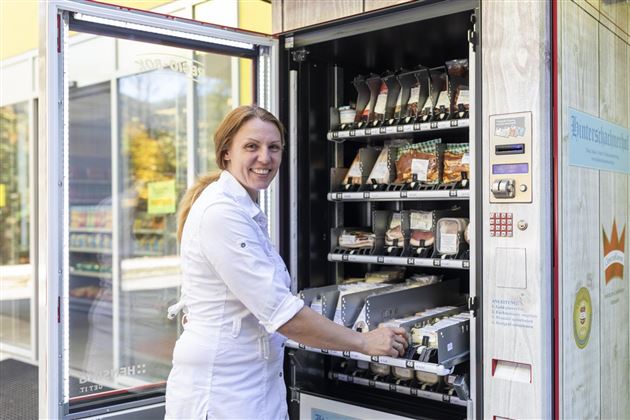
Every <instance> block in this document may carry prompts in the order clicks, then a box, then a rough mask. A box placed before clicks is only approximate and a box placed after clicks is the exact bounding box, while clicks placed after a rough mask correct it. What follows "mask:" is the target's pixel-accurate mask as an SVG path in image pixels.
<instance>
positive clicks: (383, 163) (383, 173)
mask: <svg viewBox="0 0 630 420" xmlns="http://www.w3.org/2000/svg"><path fill="white" fill-rule="evenodd" d="M391 151H392V149H391V148H390V146H385V147H383V150H381V153H380V154H379V155H378V158H377V159H376V163H375V164H374V167H373V168H372V171H371V172H370V175H369V176H368V180H367V182H368V183H372V184H389V183H390V182H392V179H393V178H394V176H393V175H394V174H393V172H394V171H393V170H392V169H393V168H391V166H390V163H389V156H390V153H391Z"/></svg>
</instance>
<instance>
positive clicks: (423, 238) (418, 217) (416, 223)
mask: <svg viewBox="0 0 630 420" xmlns="http://www.w3.org/2000/svg"><path fill="white" fill-rule="evenodd" d="M409 219H410V220H409V229H410V230H411V238H410V240H409V244H410V245H411V246H415V247H422V248H424V247H428V246H432V245H433V243H434V239H435V236H434V235H433V230H434V224H435V212H434V211H421V210H414V211H411V212H410V213H409Z"/></svg>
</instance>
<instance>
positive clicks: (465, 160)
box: [462, 153, 470, 165]
mask: <svg viewBox="0 0 630 420" xmlns="http://www.w3.org/2000/svg"><path fill="white" fill-rule="evenodd" d="M462 165H470V153H464V156H462Z"/></svg>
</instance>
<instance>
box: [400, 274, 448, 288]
mask: <svg viewBox="0 0 630 420" xmlns="http://www.w3.org/2000/svg"><path fill="white" fill-rule="evenodd" d="M441 280H442V277H440V276H437V275H434V274H414V275H412V276H411V277H409V278H408V279H407V280H406V281H405V282H406V283H407V284H410V285H417V286H428V285H429V284H435V283H439V282H440V281H441Z"/></svg>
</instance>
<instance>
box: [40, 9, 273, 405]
mask: <svg viewBox="0 0 630 420" xmlns="http://www.w3.org/2000/svg"><path fill="white" fill-rule="evenodd" d="M42 7H44V8H45V11H46V13H43V14H42V15H43V16H45V17H43V19H45V21H44V22H42V25H41V28H42V30H43V31H45V37H43V38H42V45H41V47H40V89H41V95H40V97H41V99H40V115H42V119H43V120H44V121H43V122H42V124H41V132H40V146H39V154H40V155H39V158H40V160H39V161H40V168H39V169H40V172H39V173H40V178H41V180H40V183H39V192H40V206H39V215H38V217H39V223H40V226H42V229H41V230H40V234H39V238H38V239H39V257H40V261H39V267H40V278H39V284H40V292H41V293H43V296H44V298H43V299H40V323H41V325H40V352H41V363H40V417H45V418H50V417H52V418H56V417H66V418H78V417H84V416H93V415H98V414H100V413H105V412H110V413H111V412H113V411H116V410H122V409H136V410H137V409H139V407H140V408H141V407H147V406H150V405H153V406H154V405H156V404H160V403H162V402H163V398H164V387H165V381H166V379H167V376H168V373H169V371H170V367H171V358H172V349H173V346H174V343H175V340H176V339H177V337H178V335H179V332H180V328H181V327H180V321H179V320H173V321H169V320H167V318H166V309H167V308H168V307H169V306H170V305H172V304H173V303H175V302H176V301H177V300H178V297H179V286H180V283H181V278H180V272H179V257H178V243H177V240H176V204H177V203H178V201H179V199H180V198H181V196H182V195H183V193H184V192H185V190H186V188H187V186H188V185H191V183H192V182H193V181H194V179H195V177H196V176H197V175H199V174H201V173H205V172H207V171H211V170H213V169H216V168H215V163H214V146H213V133H214V130H215V128H216V126H217V125H218V123H219V122H220V121H221V119H222V118H223V116H224V115H225V114H226V113H227V112H228V111H229V110H231V109H232V108H234V107H235V106H238V105H240V104H241V103H240V102H241V101H243V99H242V98H248V97H249V98H251V99H253V102H256V103H258V104H259V105H261V106H263V107H266V108H267V109H269V110H271V111H272V112H274V113H275V112H277V110H276V102H275V98H274V97H275V96H276V95H275V94H273V93H272V89H271V87H272V86H277V83H274V80H276V74H275V73H274V72H272V71H271V63H272V62H273V61H275V55H276V54H277V51H276V49H277V47H276V45H277V43H276V41H275V40H273V39H272V38H271V37H266V36H263V35H258V34H252V33H246V32H243V31H237V30H232V29H225V28H217V27H215V26H212V25H209V24H204V23H201V22H197V21H192V20H189V19H184V18H178V17H174V16H166V15H159V14H155V13H150V12H144V11H136V10H129V9H128V8H123V7H117V6H111V5H104V4H99V3H92V2H87V1H64V2H50V3H47V4H46V5H43V6H42ZM44 38H45V39H44ZM252 86H253V89H252ZM243 89H251V90H252V91H251V92H250V95H247V94H245V95H244V94H243V92H242V90H243ZM273 191H274V186H272V187H270V189H269V190H268V191H267V192H265V193H264V194H262V197H261V205H262V207H263V208H264V209H265V211H266V213H267V214H268V216H269V217H270V229H271V232H270V233H271V234H272V237H277V235H276V234H275V231H276V230H277V221H276V218H277V217H276V216H275V214H274V213H273V210H274V206H273V205H272V202H273V201H274V200H273V197H274V194H273Z"/></svg>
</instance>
